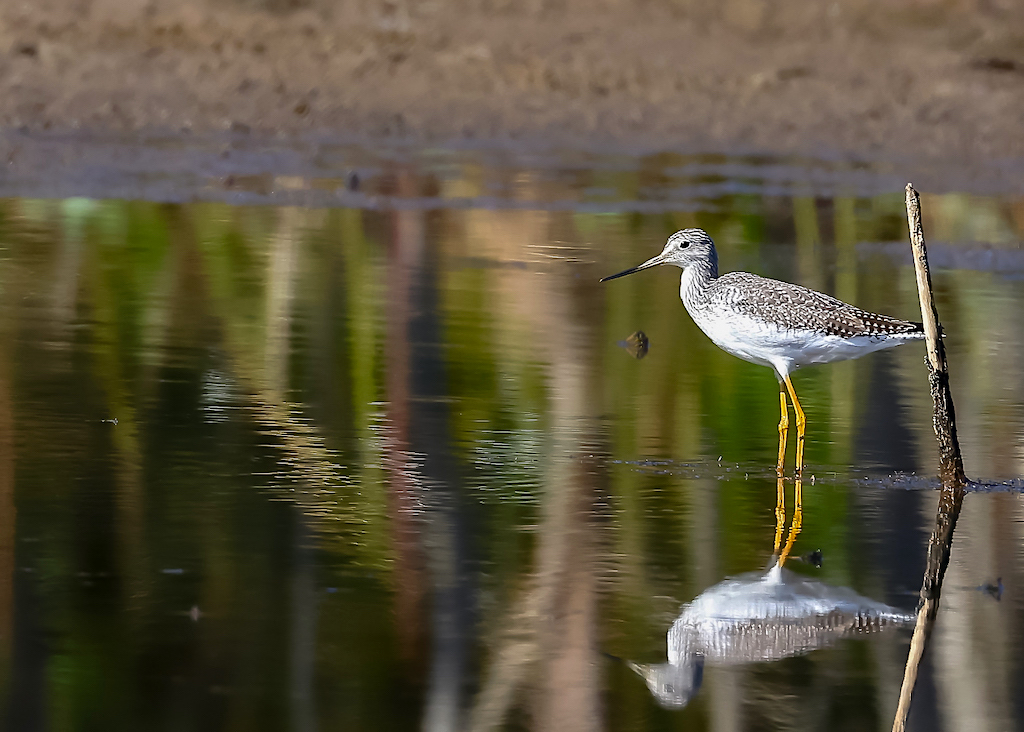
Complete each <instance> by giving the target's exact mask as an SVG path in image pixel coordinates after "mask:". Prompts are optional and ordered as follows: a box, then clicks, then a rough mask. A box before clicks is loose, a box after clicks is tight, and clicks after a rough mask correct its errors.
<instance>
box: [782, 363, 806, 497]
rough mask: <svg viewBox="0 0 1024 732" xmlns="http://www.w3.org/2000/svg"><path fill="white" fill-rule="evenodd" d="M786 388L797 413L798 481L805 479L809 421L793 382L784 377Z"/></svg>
mask: <svg viewBox="0 0 1024 732" xmlns="http://www.w3.org/2000/svg"><path fill="white" fill-rule="evenodd" d="M782 378H783V380H785V382H786V388H787V389H789V398H790V400H792V402H793V411H794V412H796V479H797V480H800V479H801V478H803V477H804V433H805V432H806V430H807V419H806V417H804V410H803V409H801V408H800V401H799V400H798V399H797V398H796V390H795V389H793V382H792V381H790V380H789V376H788V375H787V376H783V377H782Z"/></svg>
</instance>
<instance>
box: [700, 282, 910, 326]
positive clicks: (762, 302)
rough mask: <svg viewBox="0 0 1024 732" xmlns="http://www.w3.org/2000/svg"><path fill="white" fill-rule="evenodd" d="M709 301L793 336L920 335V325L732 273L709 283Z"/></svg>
mask: <svg viewBox="0 0 1024 732" xmlns="http://www.w3.org/2000/svg"><path fill="white" fill-rule="evenodd" d="M709 290H710V292H709V293H708V296H709V298H711V299H712V300H714V301H717V302H716V303H715V304H716V305H718V306H720V307H723V308H726V309H730V310H733V311H735V312H738V313H743V314H745V315H747V316H748V317H750V318H754V319H756V320H761V321H763V322H765V323H769V324H772V325H776V326H779V327H782V328H788V329H792V330H815V331H818V332H819V333H824V334H826V335H835V336H840V337H843V338H853V337H856V336H888V335H900V334H908V335H909V334H911V333H921V332H922V326H921V324H920V323H911V322H909V321H906V320H900V319H899V318H892V317H889V316H888V315H879V314H878V313H870V312H868V311H866V310H861V309H860V308H857V307H854V306H853V305H850V304H848V303H845V302H843V301H842V300H837V299H836V298H834V297H832V296H830V295H826V294H824V293H822V292H817V291H815V290H811V289H808V288H806V287H801V286H800V285H794V284H790V283H789V282H780V281H779V280H772V279H768V278H766V277H759V276H758V275H755V274H750V273H749V272H731V273H729V274H727V275H723V276H722V277H720V278H718V279H717V280H715V281H714V283H713V284H712V286H711V288H709Z"/></svg>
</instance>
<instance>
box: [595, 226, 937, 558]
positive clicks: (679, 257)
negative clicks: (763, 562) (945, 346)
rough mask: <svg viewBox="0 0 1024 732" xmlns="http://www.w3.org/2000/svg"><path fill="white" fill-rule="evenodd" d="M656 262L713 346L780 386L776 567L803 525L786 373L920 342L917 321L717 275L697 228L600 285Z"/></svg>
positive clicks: (799, 457) (746, 276)
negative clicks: (790, 483) (763, 370)
mask: <svg viewBox="0 0 1024 732" xmlns="http://www.w3.org/2000/svg"><path fill="white" fill-rule="evenodd" d="M659 264H671V265H675V266H676V267H679V268H680V269H682V270H683V274H682V277H681V278H680V281H679V297H680V299H681V300H682V301H683V306H684V307H685V308H686V311H687V312H688V313H689V314H690V317H691V318H693V322H694V323H696V324H697V327H699V328H700V329H701V330H702V331H704V333H705V334H706V335H707V336H708V338H710V339H711V340H712V342H713V343H714V344H715V345H716V346H718V347H719V348H721V349H722V350H723V351H725V352H726V353H731V354H732V355H733V356H737V357H739V358H742V359H743V360H744V361H749V362H750V363H756V364H759V365H761V366H768V367H770V368H771V369H772V370H773V371H774V372H775V376H776V377H777V378H778V380H779V405H780V411H781V418H780V419H779V460H778V464H777V466H776V474H777V476H778V502H777V504H776V509H775V514H776V521H777V523H776V534H775V552H774V553H775V555H776V556H778V557H779V565H780V566H781V565H782V564H783V563H784V562H785V561H786V557H787V556H788V555H789V551H790V550H791V549H792V546H793V540H794V539H795V538H796V535H797V533H799V531H800V526H801V524H802V519H803V511H802V495H801V487H802V482H801V481H802V478H803V468H804V435H805V433H806V427H807V420H806V418H805V417H804V410H803V409H802V408H801V407H800V401H799V400H798V399H797V396H796V390H795V389H794V388H793V382H792V380H791V379H790V374H792V373H793V371H794V370H796V369H798V368H800V367H801V366H809V365H811V364H819V363H831V362H832V361H844V360H846V359H851V358H858V357H860V356H863V355H865V354H868V353H871V352H872V351H879V350H881V349H883V348H892V347H894V346H899V345H902V344H903V343H906V342H907V341H913V340H921V339H923V338H924V327H923V326H922V325H921V323H911V322H908V321H906V320H899V319H898V318H892V317H890V316H888V315H879V314H878V313H870V312H868V311H866V310H861V309H860V308H857V307H854V306H853V305H849V304H847V303H845V302H843V301H842V300H837V299H836V298H834V297H832V296H830V295H826V294H824V293H822V292H817V291H815V290H811V289H808V288H806V287H801V286H800V285H793V284H790V283H788V282H780V281H779V280H772V279H768V278H767V277H761V276H759V275H755V274H750V273H749V272H730V273H728V274H725V275H722V276H719V275H718V253H717V252H716V251H715V243H714V242H713V241H712V240H711V237H710V236H708V235H707V233H706V232H705V231H704V230H702V229H683V230H681V231H677V232H676V233H674V234H673V235H672V236H670V237H669V238H668V242H667V243H666V244H665V248H664V249H663V250H662V251H661V254H659V255H658V256H656V257H652V258H651V259H648V260H647V261H646V262H644V263H643V264H639V265H637V266H636V267H631V268H630V269H627V270H625V271H623V272H619V273H618V274H613V275H610V276H609V277H605V278H603V279H602V280H601V282H607V281H608V280H614V279H617V278H619V277H625V276H626V275H630V274H634V273H636V272H642V271H643V270H645V269H650V268H651V267H657V266H658V265H659ZM787 393H788V395H789V400H790V401H791V402H792V403H793V412H794V413H795V415H796V435H797V442H796V476H795V477H796V486H795V494H794V504H795V506H794V513H793V522H792V524H791V527H790V533H789V537H788V539H787V541H786V547H785V549H784V550H783V551H782V554H781V555H780V554H779V544H780V541H781V538H782V528H783V526H784V524H785V494H784V488H783V483H782V480H783V475H784V474H783V465H784V462H785V456H786V441H787V437H788V434H789V408H788V405H787V402H786V395H787Z"/></svg>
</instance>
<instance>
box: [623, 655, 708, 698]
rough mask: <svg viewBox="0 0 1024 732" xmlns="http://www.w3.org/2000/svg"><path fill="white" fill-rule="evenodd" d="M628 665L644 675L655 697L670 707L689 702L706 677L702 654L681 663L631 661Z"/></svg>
mask: <svg viewBox="0 0 1024 732" xmlns="http://www.w3.org/2000/svg"><path fill="white" fill-rule="evenodd" d="M628 666H629V667H630V668H631V669H633V670H634V671H635V672H636V673H638V674H640V676H642V677H643V679H644V681H646V682H647V688H648V689H650V690H651V693H652V694H654V698H655V699H657V700H658V703H659V704H661V706H663V707H666V708H668V709H682V708H683V707H685V706H686V705H687V704H689V703H690V699H692V698H693V697H694V695H695V694H696V693H697V691H698V690H699V689H700V685H701V681H703V679H704V659H703V658H701V657H700V656H691V657H689V658H687V659H686V660H685V661H684V662H683V663H682V664H679V665H676V664H671V663H653V664H646V663H644V664H641V663H632V662H629V663H628Z"/></svg>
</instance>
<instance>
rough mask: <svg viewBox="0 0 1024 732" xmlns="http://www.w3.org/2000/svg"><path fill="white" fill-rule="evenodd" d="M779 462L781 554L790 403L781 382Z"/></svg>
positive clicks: (778, 533) (777, 527)
mask: <svg viewBox="0 0 1024 732" xmlns="http://www.w3.org/2000/svg"><path fill="white" fill-rule="evenodd" d="M779 413H780V414H781V415H782V416H781V418H780V419H779V462H778V464H777V465H776V466H775V476H776V479H777V483H778V484H777V488H776V490H777V493H778V498H777V499H776V502H775V549H774V551H773V552H772V554H774V555H775V556H779V547H780V546H781V545H782V529H783V528H784V527H785V526H786V490H785V487H784V486H783V482H782V479H783V476H784V473H783V466H784V465H785V462H786V438H787V436H788V435H789V405H788V404H787V403H786V387H785V386H784V385H782V384H781V383H780V384H779Z"/></svg>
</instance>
